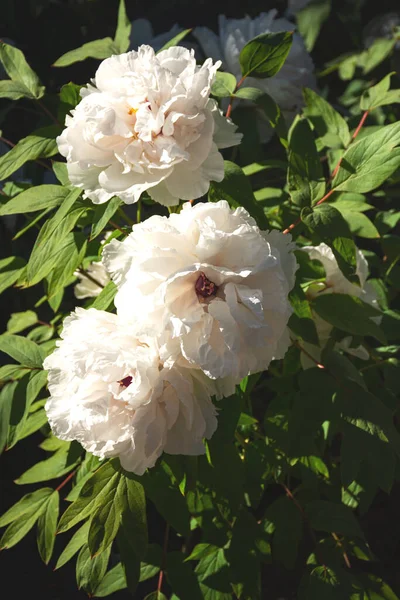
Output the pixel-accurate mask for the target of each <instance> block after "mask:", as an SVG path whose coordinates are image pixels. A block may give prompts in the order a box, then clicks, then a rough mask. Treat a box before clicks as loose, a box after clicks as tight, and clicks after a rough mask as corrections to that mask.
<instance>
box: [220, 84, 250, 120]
mask: <svg viewBox="0 0 400 600" xmlns="http://www.w3.org/2000/svg"><path fill="white" fill-rule="evenodd" d="M245 79H246V76H244V77H242V79H241V80H240V81H238V82H237V84H236V87H235V89H234V90H233V94H232V95H231V97H230V99H229V104H228V108H227V109H226V114H225V116H226V118H227V119H229V117H230V116H231V112H232V104H233V100H234V98H233V96H234V94H235V92H237V91H238V89H239V88H240V86H241V85H242V83H243V82H244V80H245Z"/></svg>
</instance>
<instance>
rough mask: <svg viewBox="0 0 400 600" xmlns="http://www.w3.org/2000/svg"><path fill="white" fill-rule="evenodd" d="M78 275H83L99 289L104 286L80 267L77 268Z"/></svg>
mask: <svg viewBox="0 0 400 600" xmlns="http://www.w3.org/2000/svg"><path fill="white" fill-rule="evenodd" d="M78 271H79V273H82V275H84V276H85V277H87V278H88V279H89V280H90V281H91V282H92V283H94V284H95V285H97V286H98V287H100V288H102V289H103V288H104V285H103V284H102V283H100V281H97V279H95V278H94V277H92V275H90V273H88V272H87V271H86V269H83V268H82V267H79V269H78Z"/></svg>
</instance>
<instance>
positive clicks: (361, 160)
mask: <svg viewBox="0 0 400 600" xmlns="http://www.w3.org/2000/svg"><path fill="white" fill-rule="evenodd" d="M399 144H400V123H399V122H397V123H393V124H391V125H386V126H385V127H382V128H381V129H380V130H378V131H377V132H375V133H374V135H371V136H367V137H365V138H362V139H361V140H359V141H356V142H354V143H353V144H351V146H350V147H349V148H348V149H347V150H346V152H345V153H344V155H343V158H342V161H341V165H340V169H339V170H338V172H337V174H336V175H335V177H334V179H333V181H332V188H333V189H335V190H341V191H344V192H358V193H366V192H370V191H371V190H374V189H375V188H377V187H379V186H380V185H381V184H382V183H384V182H385V181H386V180H387V179H388V178H389V177H390V176H391V175H392V173H394V171H395V170H396V169H398V168H399V167H400V148H397V146H398V145H399Z"/></svg>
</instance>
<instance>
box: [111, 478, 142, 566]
mask: <svg viewBox="0 0 400 600" xmlns="http://www.w3.org/2000/svg"><path fill="white" fill-rule="evenodd" d="M118 493H119V499H120V503H121V512H122V515H121V527H122V529H124V531H129V532H130V535H129V543H130V545H131V547H132V550H133V552H134V553H135V554H136V556H137V557H138V558H139V560H144V558H145V556H146V553H147V541H148V540H147V518H146V497H145V494H144V489H143V486H142V485H141V484H140V483H139V482H138V481H135V480H134V479H131V478H129V477H124V476H122V477H121V484H120V486H119V489H118Z"/></svg>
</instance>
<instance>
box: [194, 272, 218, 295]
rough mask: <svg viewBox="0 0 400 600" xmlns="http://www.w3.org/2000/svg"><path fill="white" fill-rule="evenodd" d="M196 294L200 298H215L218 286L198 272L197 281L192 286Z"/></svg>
mask: <svg viewBox="0 0 400 600" xmlns="http://www.w3.org/2000/svg"><path fill="white" fill-rule="evenodd" d="M194 289H195V290H196V294H197V295H198V296H202V298H208V297H209V296H215V294H216V293H217V291H218V286H217V285H215V283H213V282H212V281H210V280H209V279H208V277H206V275H205V273H203V271H200V273H199V276H198V278H197V281H196V283H195V285H194Z"/></svg>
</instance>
